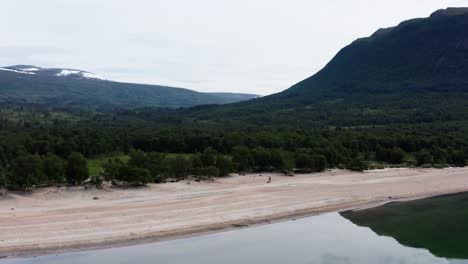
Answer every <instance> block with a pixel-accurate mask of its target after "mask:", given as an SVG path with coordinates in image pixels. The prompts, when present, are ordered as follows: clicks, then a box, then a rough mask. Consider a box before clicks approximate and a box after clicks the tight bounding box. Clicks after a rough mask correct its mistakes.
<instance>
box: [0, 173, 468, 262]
mask: <svg viewBox="0 0 468 264" xmlns="http://www.w3.org/2000/svg"><path fill="white" fill-rule="evenodd" d="M438 174H442V175H440V176H439V177H440V178H438V177H437V175H438ZM443 174H446V175H448V174H452V175H451V176H452V177H453V179H452V181H450V180H447V178H445V177H444V175H443ZM264 175H268V176H272V177H273V179H274V180H273V181H274V183H275V184H276V185H266V184H265V183H264V182H263V179H265V177H268V176H264ZM465 175H466V176H465ZM425 177H427V178H425ZM444 178H445V182H446V183H445V185H444V186H442V185H441V184H442V182H444V181H441V180H443V179H444ZM259 179H261V180H262V181H259ZM220 181H221V183H220V185H221V187H220V186H216V185H218V184H217V183H213V184H209V183H201V184H198V185H196V186H195V187H193V186H191V185H192V184H193V183H190V184H189V183H187V182H183V183H177V184H166V186H163V187H167V188H168V189H169V190H171V191H173V192H176V196H175V197H174V196H173V193H172V192H171V193H170V194H171V195H172V196H171V195H168V197H165V196H164V195H161V194H159V193H157V192H156V191H161V190H160V189H158V188H156V187H155V186H152V187H151V188H149V190H148V189H146V190H143V189H135V190H130V191H127V192H128V193H126V195H128V196H125V195H124V196H123V197H117V199H115V200H113V201H112V203H109V205H107V206H108V207H113V206H115V204H117V205H120V206H121V205H128V204H130V205H129V206H128V208H126V209H128V210H134V209H135V208H136V207H140V203H146V202H148V200H149V201H150V204H151V205H153V207H154V204H156V205H155V208H159V209H163V206H162V205H160V206H159V207H158V204H159V203H160V204H165V203H169V204H171V203H175V205H174V204H171V206H175V207H174V208H175V209H176V210H177V208H179V209H181V210H182V209H183V210H189V212H192V211H193V212H195V214H196V213H197V208H196V207H194V208H193V209H192V208H190V209H187V208H185V207H183V206H182V205H184V206H185V204H184V202H185V203H186V202H187V201H191V200H197V201H195V203H190V205H191V206H197V205H198V206H199V208H198V209H199V210H201V209H204V210H206V209H205V208H203V206H204V205H205V204H202V202H206V201H203V200H204V199H206V198H207V197H208V198H210V199H211V200H212V199H215V200H216V199H217V198H225V199H226V200H227V199H229V198H232V197H234V198H236V195H239V196H242V194H243V193H244V192H247V194H249V196H248V197H254V198H255V197H257V198H258V197H260V196H258V195H256V194H255V193H256V192H266V193H267V194H268V196H267V197H266V198H271V203H269V201H268V199H266V201H265V204H267V205H268V206H271V208H270V207H268V208H269V210H265V213H264V214H258V215H256V214H255V211H256V207H255V205H254V204H249V205H250V206H251V207H249V208H247V212H246V213H245V215H242V216H238V215H236V217H233V216H232V215H231V214H232V213H233V212H232V211H233V210H225V212H223V211H221V212H220V213H221V214H219V212H218V211H217V210H215V209H216V208H214V209H210V210H208V211H207V213H206V215H215V216H216V217H217V219H215V220H214V221H208V222H206V224H199V223H201V222H203V221H198V220H197V221H194V220H190V219H189V220H187V219H182V218H183V217H187V218H188V217H190V216H192V215H191V214H182V215H181V216H180V219H178V218H173V220H174V221H175V222H177V221H178V220H179V221H182V222H184V224H180V225H176V224H174V225H172V226H171V225H168V226H167V224H166V227H161V228H159V229H158V230H155V231H151V230H150V231H148V230H146V229H144V231H143V232H141V231H140V232H137V231H134V232H130V233H128V232H127V233H122V232H120V233H119V232H117V231H115V230H114V229H113V228H112V225H109V227H108V229H109V231H113V230H114V231H115V235H113V236H106V235H98V236H96V237H93V238H87V239H82V238H81V239H78V237H73V236H70V237H65V238H64V239H62V240H53V241H50V242H47V241H45V240H42V241H41V240H40V239H38V238H36V237H35V235H34V234H33V235H30V236H28V235H24V238H23V240H24V241H25V242H26V243H24V244H21V242H22V241H23V240H21V238H20V239H19V240H17V241H14V240H13V239H11V240H7V241H6V242H5V240H2V241H0V259H1V258H5V257H7V258H9V259H10V258H24V257H35V256H42V255H50V254H63V253H69V252H76V251H86V250H96V249H106V248H113V247H124V246H132V245H141V244H149V243H156V242H162V241H167V240H174V239H180V238H187V237H194V236H200V235H206V234H211V233H215V232H225V231H230V230H236V229H240V228H246V227H254V226H258V225H264V224H271V223H277V222H283V221H289V220H295V219H299V218H305V217H311V216H314V215H319V214H325V213H332V212H343V211H348V210H361V209H368V208H372V207H378V206H381V205H384V204H387V203H393V202H404V201H409V200H418V199H424V198H429V197H437V196H441V195H452V194H457V193H463V192H467V191H468V168H450V169H444V170H434V169H387V170H380V171H377V172H375V171H371V172H366V173H363V174H360V173H352V172H347V171H332V172H326V173H320V174H310V175H298V176H296V177H285V176H280V175H279V174H263V175H259V174H252V175H248V176H233V177H230V178H226V179H220ZM342 181H347V182H342ZM216 182H218V180H217V181H216ZM460 183H465V184H460ZM301 184H302V185H304V186H301ZM193 185H195V184H193ZM203 185H208V186H209V187H210V188H207V186H203ZM250 185H254V186H250ZM407 185H415V186H418V190H415V189H414V186H412V187H413V188H409V189H408V190H409V192H406V191H402V188H400V187H403V186H407ZM187 186H188V188H187ZM239 186H241V187H240V188H237V187H239ZM299 186H300V187H301V188H300V187H299ZM182 187H183V188H182ZM199 187H200V188H201V189H202V191H200V190H199ZM219 187H220V188H221V190H219ZM320 187H323V188H325V187H327V188H328V189H331V190H332V191H331V193H330V195H326V196H324V195H321V194H317V195H316V196H317V197H313V198H316V199H312V200H311V201H312V202H311V201H308V202H305V201H304V203H299V204H303V205H304V206H303V207H302V208H300V207H297V208H296V209H291V208H294V207H290V206H291V205H294V202H291V204H288V203H286V204H285V206H283V205H282V204H281V203H279V202H278V201H277V200H278V199H277V196H284V197H288V199H289V200H291V197H289V196H290V195H292V196H293V197H292V198H293V199H294V198H295V199H296V202H297V199H299V200H300V199H304V198H306V197H307V196H308V195H311V194H313V192H311V191H312V190H319V189H320ZM369 187H371V188H370V189H369V190H373V191H374V192H375V190H374V188H383V190H378V191H377V192H376V193H378V195H375V196H373V195H366V188H369ZM154 189H156V190H154ZM180 189H182V190H180ZM325 189H326V188H325ZM140 191H142V192H143V191H146V192H147V193H145V195H144V196H143V198H146V199H142V200H141V201H140V199H141V198H142V197H137V198H138V199H136V200H135V199H134V197H133V196H132V194H137V193H138V192H140ZM166 191H167V190H166ZM179 191H181V192H182V194H181V195H179V194H178V192H179ZM229 191H231V192H229ZM237 191H238V193H237ZM325 191H327V190H325ZM333 191H334V192H333ZM355 191H357V192H358V194H359V195H357V194H356V195H352V196H349V197H348V198H349V199H341V200H340V199H334V198H335V197H333V196H334V195H337V196H340V195H343V193H342V192H344V193H347V192H355ZM103 192H105V193H108V192H106V191H103ZM117 192H119V191H118V190H117V191H115V192H114V191H111V192H110V193H112V194H113V195H114V194H115V193H117ZM72 193H74V194H78V196H72V197H68V195H69V193H59V195H58V196H60V197H61V196H62V195H64V197H65V199H64V201H65V204H66V202H67V201H76V199H77V197H78V198H83V197H86V198H88V197H91V196H93V195H96V194H97V195H103V194H105V193H102V192H94V191H93V192H86V191H73V192H72ZM252 193H253V194H252ZM295 193H297V195H296V194H295ZM361 193H363V194H364V195H361ZM188 194H191V196H190V195H188ZM220 195H221V197H219V196H220ZM31 196H32V197H19V198H18V197H17V195H14V197H13V198H10V199H7V200H3V201H0V209H5V208H6V207H5V205H4V204H5V203H8V202H12V201H18V200H19V201H20V202H19V203H18V204H22V203H21V202H24V203H25V204H26V205H29V204H28V203H30V202H31V199H33V198H34V196H35V194H33V195H31ZM36 196H38V197H43V196H44V193H40V194H38V195H36ZM159 196H162V198H165V199H162V198H161V197H159ZM312 196H313V195H312ZM389 196H392V198H391V199H389ZM112 197H113V196H112ZM155 197H156V198H161V199H156V200H153V199H152V198H155ZM330 197H331V198H330ZM22 198H24V199H25V200H26V201H23V200H22ZM54 198H55V196H54ZM273 198H276V199H273ZM36 199H37V198H36ZM327 199H328V200H327ZM33 201H34V200H33ZM181 201H182V202H181ZM235 201H236V202H237V200H235ZM279 201H280V202H281V200H279ZM291 201H293V200H291ZM40 202H41V203H42V202H44V200H42V201H40ZM178 203H182V204H178ZM59 204H60V203H59ZM202 205H203V206H202ZM41 206H43V207H41ZM257 206H258V207H259V208H262V207H260V206H259V205H257ZM275 206H276V207H275ZM7 207H8V206H7ZM38 207H39V209H38ZM47 207H48V206H47V205H45V204H41V205H38V202H35V203H33V206H31V207H30V208H27V209H28V210H27V212H26V213H25V214H24V215H21V219H20V221H19V222H20V223H16V224H15V223H13V222H9V221H6V220H5V217H3V218H2V217H1V216H0V233H2V231H3V230H7V231H9V232H11V231H12V230H13V229H15V228H16V230H17V231H18V230H21V229H22V228H23V229H27V228H30V227H31V226H33V227H40V228H41V229H43V230H42V231H41V230H40V231H38V232H39V233H38V234H43V235H45V236H47V233H48V228H47V227H48V226H49V224H50V223H48V222H47V221H46V220H48V218H49V216H48V214H47V212H48V211H52V212H53V213H55V214H57V218H60V217H65V216H66V214H64V213H66V212H62V211H63V210H65V211H67V210H68V209H69V208H66V207H65V208H61V207H60V206H58V205H55V206H54V205H53V206H51V207H52V209H50V208H47ZM181 207H183V208H181ZM92 208H93V207H92V206H91V205H90V202H89V201H88V202H87V203H85V204H80V206H79V207H75V208H73V210H75V211H78V214H77V215H80V216H81V217H82V218H81V219H80V220H83V218H86V219H88V217H90V216H91V215H92V213H93V210H91V209H92ZM148 208H152V207H148ZM148 208H147V207H145V206H142V207H141V208H136V211H135V210H134V211H135V212H138V213H141V211H142V210H144V209H148ZM42 209H44V210H45V211H42ZM94 209H96V208H94ZM98 209H99V210H105V209H109V208H106V206H104V207H98ZM172 209H173V207H171V210H172ZM243 210H244V211H245V208H240V209H239V208H237V207H236V210H234V213H238V212H239V211H243ZM201 211H203V210H201ZM57 212H59V213H57ZM82 212H84V213H83V214H81V213H82ZM87 212H88V215H87ZM132 212H133V211H132ZM193 212H192V213H193ZM74 213H77V212H74ZM223 214H226V215H228V216H230V218H231V219H230V218H229V217H224V216H223ZM176 215H177V213H176ZM28 216H31V217H35V218H36V219H34V220H33V221H30V222H29V220H28ZM104 216H105V214H104ZM104 216H100V215H99V217H97V216H96V220H95V221H99V220H102V219H100V218H105V217H104ZM114 217H115V216H114ZM151 217H154V219H155V220H160V221H163V220H165V219H161V217H159V218H158V217H157V216H156V217H155V216H153V215H151ZM16 218H17V217H13V218H11V219H9V220H17V219H16ZM51 219H53V216H52V218H51ZM51 219H49V220H51ZM107 219H108V220H112V221H113V220H115V219H114V218H113V217H111V218H107ZM220 219H221V220H223V219H224V221H220ZM7 220H8V219H7ZM62 221H63V223H64V227H63V228H64V229H65V230H66V228H67V226H66V224H67V223H72V224H73V223H74V222H78V220H75V221H71V220H69V219H62ZM187 221H188V222H187ZM104 222H106V219H104ZM4 223H7V227H4ZM8 224H10V226H8ZM119 224H120V223H119ZM126 224H128V226H131V227H132V228H134V229H132V228H129V229H128V230H127V231H132V230H141V228H140V227H141V226H145V224H141V226H139V225H137V226H136V227H133V225H134V224H133V223H126ZM50 225H52V224H50ZM146 226H147V224H146ZM137 227H138V228H137ZM54 228H56V227H54ZM85 228H86V226H84V227H83V226H80V225H78V226H77V227H76V228H75V229H74V230H76V231H70V232H79V231H80V230H81V231H83V230H85ZM17 231H16V232H17ZM25 231H26V230H25ZM61 231H63V230H61ZM20 232H21V231H20ZM52 232H58V233H60V232H59V231H52ZM11 237H13V235H12V236H11ZM0 239H2V238H0ZM35 239H37V243H34V240H35ZM31 241H33V242H31Z"/></svg>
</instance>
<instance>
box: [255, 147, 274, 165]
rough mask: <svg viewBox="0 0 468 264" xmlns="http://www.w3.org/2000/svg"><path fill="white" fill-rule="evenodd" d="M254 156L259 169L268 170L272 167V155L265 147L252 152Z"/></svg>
mask: <svg viewBox="0 0 468 264" xmlns="http://www.w3.org/2000/svg"><path fill="white" fill-rule="evenodd" d="M252 156H253V160H254V166H255V167H258V168H259V169H260V170H264V169H267V168H268V167H270V166H271V165H270V155H269V153H268V151H267V150H266V149H265V148H263V147H257V148H255V149H254V150H253V151H252Z"/></svg>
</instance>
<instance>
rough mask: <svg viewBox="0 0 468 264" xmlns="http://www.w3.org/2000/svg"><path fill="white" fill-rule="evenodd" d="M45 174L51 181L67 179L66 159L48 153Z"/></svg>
mask: <svg viewBox="0 0 468 264" xmlns="http://www.w3.org/2000/svg"><path fill="white" fill-rule="evenodd" d="M43 163H44V174H45V177H46V178H47V181H48V182H49V183H62V182H64V181H65V161H64V160H62V159H61V158H60V157H58V156H57V155H55V154H52V153H48V154H47V156H46V157H45V158H44V161H43Z"/></svg>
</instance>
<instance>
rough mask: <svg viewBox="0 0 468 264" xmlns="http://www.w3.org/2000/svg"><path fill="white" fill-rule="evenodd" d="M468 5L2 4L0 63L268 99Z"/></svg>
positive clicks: (69, 0)
mask: <svg viewBox="0 0 468 264" xmlns="http://www.w3.org/2000/svg"><path fill="white" fill-rule="evenodd" d="M449 6H451V7H452V6H454V7H456V6H468V0H385V1H384V0H379V1H376V0H41V1H38V0H14V1H7V0H3V1H2V4H1V8H0V25H1V26H0V36H1V40H0V66H9V65H17V64H28V65H35V66H40V67H64V68H74V69H81V70H87V71H90V72H93V73H96V74H98V75H100V76H102V77H104V78H106V79H109V80H116V81H124V82H135V83H147V84H158V85H167V86H175V87H183V88H189V89H193V90H197V91H202V92H243V93H254V94H259V95H267V94H272V93H276V92H279V91H282V90H284V89H287V88H289V87H290V86H292V85H293V84H295V83H297V82H299V81H301V80H303V79H305V78H307V77H309V76H311V75H313V74H314V73H316V72H317V71H319V70H320V69H321V68H323V67H324V66H325V65H326V64H327V63H328V62H329V61H330V60H331V59H332V58H333V56H334V55H335V54H336V53H337V52H338V51H339V50H340V49H341V48H343V47H345V46H346V45H348V44H350V43H351V42H352V41H353V40H355V39H357V38H359V37H366V36H369V35H371V34H372V33H373V32H374V31H376V30H377V29H379V28H382V27H390V26H395V25H397V24H398V23H400V22H401V21H403V20H407V19H411V18H416V17H427V16H429V15H430V14H431V13H432V12H434V11H435V10H437V9H440V8H446V7H449Z"/></svg>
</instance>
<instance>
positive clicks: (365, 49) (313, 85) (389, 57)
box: [188, 8, 468, 126]
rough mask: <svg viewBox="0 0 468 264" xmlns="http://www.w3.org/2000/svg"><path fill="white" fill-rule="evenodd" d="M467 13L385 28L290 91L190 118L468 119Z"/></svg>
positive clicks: (323, 121) (444, 13) (306, 121)
mask: <svg viewBox="0 0 468 264" xmlns="http://www.w3.org/2000/svg"><path fill="white" fill-rule="evenodd" d="M467 102H468V9H467V8H449V9H446V10H439V11H437V12H435V13H433V14H432V15H431V16H430V17H428V18H421V19H413V20H409V21H405V22H403V23H401V24H400V25H398V26H396V27H393V28H387V29H380V30H378V31H377V32H375V33H374V34H373V35H372V36H370V37H367V38H361V39H358V40H356V41H354V42H353V43H352V44H350V45H349V46H347V47H345V48H344V49H342V50H341V51H340V52H339V53H338V54H337V55H336V56H335V57H334V58H333V59H332V60H331V61H330V62H329V63H328V64H327V65H326V66H325V67H324V68H323V69H322V70H321V71H320V72H318V73H317V74H315V75H313V76H312V77H310V78H308V79H306V80H304V81H302V82H299V83H298V84H296V85H294V86H292V87H291V88H289V89H287V90H285V91H284V92H281V93H278V94H275V95H271V96H266V97H263V98H259V99H256V100H252V101H249V102H243V103H237V104H232V105H227V106H220V107H198V108H195V109H192V110H191V111H189V112H188V113H189V114H190V115H191V116H192V117H194V118H196V119H198V120H202V121H204V122H215V121H216V122H219V121H224V122H240V123H251V124H272V123H275V124H277V123H287V124H294V125H310V126H314V125H318V126H320V125H340V126H342V125H343V126H345V125H347V126H353V125H381V124H390V123H419V122H433V121H447V120H467V119H468V103H467Z"/></svg>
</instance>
